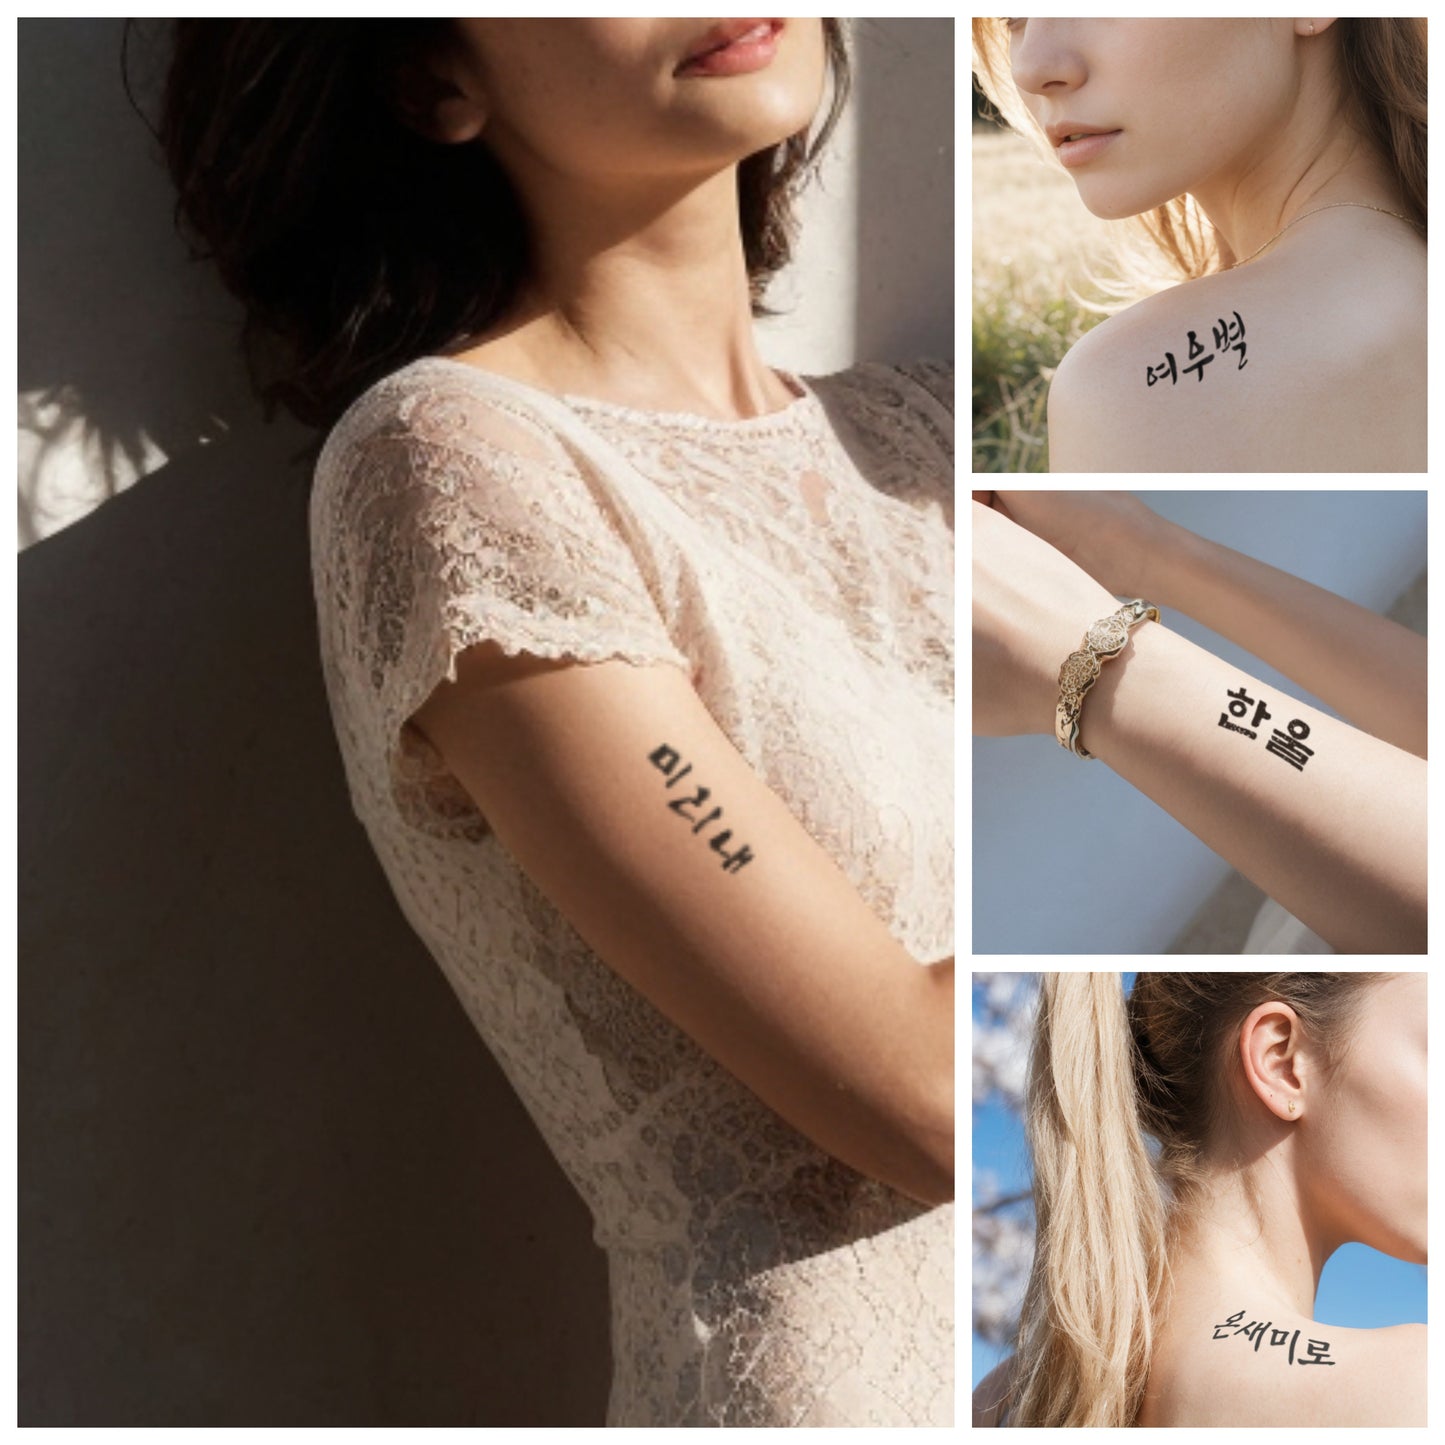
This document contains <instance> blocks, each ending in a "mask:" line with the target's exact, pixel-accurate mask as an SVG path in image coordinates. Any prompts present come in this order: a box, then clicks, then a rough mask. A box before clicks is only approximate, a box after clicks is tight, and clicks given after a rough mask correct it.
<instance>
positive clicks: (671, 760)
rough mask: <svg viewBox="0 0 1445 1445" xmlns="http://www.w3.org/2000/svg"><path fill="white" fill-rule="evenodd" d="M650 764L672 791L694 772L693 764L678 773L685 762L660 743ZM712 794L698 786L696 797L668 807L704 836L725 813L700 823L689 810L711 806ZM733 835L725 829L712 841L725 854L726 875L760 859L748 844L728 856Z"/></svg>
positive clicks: (712, 814) (713, 814)
mask: <svg viewBox="0 0 1445 1445" xmlns="http://www.w3.org/2000/svg"><path fill="white" fill-rule="evenodd" d="M647 760H648V762H650V763H651V764H652V765H653V767H655V768H657V769H659V770H660V771H661V772H662V773H663V775H664V776H665V777H666V778H667V786H668V787H669V788H670V787H672V785H673V784H674V783H680V782H681V781H682V780H683V779H684V778H685V777H686V776H687V775H688V774H689V773H690V772H691V771H692V764H691V763H688V764H686V766H684V767H683V768H682V769H681V770H678V764H679V763H681V762H682V758H681V757H680V756H679V755H678V753H677V752H676V751H675V750H674V749H673V748H670V747H668V745H667V744H666V743H660V744H659V745H658V746H657V747H655V748H654V749H653V750H652V751H651V752H650V753H648V755H647ZM711 792H712V790H711V789H710V788H705V787H703V786H702V784H701V783H699V784H698V785H697V794H696V796H694V797H691V798H689V797H688V796H687V795H686V793H685V792H684V793H679V794H678V795H677V797H675V798H674V799H673V800H672V801H671V802H670V803H669V804H668V805H667V806H668V807H669V808H670V809H671V810H672V811H673V812H674V813H676V814H678V815H679V816H680V817H683V818H686V819H687V821H688V822H689V823H693V822H695V823H696V824H697V826H696V827H695V828H693V830H692V831H693V832H694V833H700V832H702V830H703V829H704V828H705V827H707V825H708V824H709V823H711V822H712V821H713V819H715V818H721V817H722V809H721V808H719V807H714V808H713V810H712V812H710V813H709V814H708V815H707V817H705V818H700V819H695V818H694V817H693V816H692V815H691V814H690V813H688V812H686V811H685V809H687V808H692V807H701V806H702V804H703V803H705V802H707V800H708V798H709V797H710V796H711ZM732 835H733V830H732V829H731V828H724V829H723V830H722V832H721V833H714V834H713V836H712V837H711V838H710V839H709V840H708V847H709V848H711V849H712V850H713V852H714V853H718V854H721V856H722V860H723V872H724V873H736V872H738V871H739V869H741V868H742V867H743V865H744V864H746V863H751V862H752V861H753V859H754V858H755V857H756V856H757V855H756V854H755V853H754V852H753V850H752V849H751V848H749V847H748V845H747V844H746V843H744V844H743V845H742V847H740V848H736V849H734V850H733V852H732V853H728V852H727V850H726V844H727V841H728V839H729V838H731V837H732Z"/></svg>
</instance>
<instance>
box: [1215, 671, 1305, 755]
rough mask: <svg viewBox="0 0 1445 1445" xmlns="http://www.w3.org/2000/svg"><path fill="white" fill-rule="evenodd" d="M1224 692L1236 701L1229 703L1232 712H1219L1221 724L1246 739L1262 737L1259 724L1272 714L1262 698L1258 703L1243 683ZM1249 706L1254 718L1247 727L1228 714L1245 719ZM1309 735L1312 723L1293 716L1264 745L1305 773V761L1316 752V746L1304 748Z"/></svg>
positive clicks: (1268, 750) (1267, 750)
mask: <svg viewBox="0 0 1445 1445" xmlns="http://www.w3.org/2000/svg"><path fill="white" fill-rule="evenodd" d="M1224 695H1225V697H1227V698H1232V699H1233V701H1231V702H1230V704H1229V712H1222V713H1220V714H1219V726H1220V727H1222V728H1228V729H1229V731H1230V732H1232V733H1243V734H1244V736H1245V737H1247V738H1257V737H1258V736H1259V732H1258V728H1259V725H1260V723H1262V722H1268V721H1269V719H1270V717H1271V716H1272V714H1271V713H1270V711H1269V709H1268V708H1267V707H1266V706H1265V704H1264V702H1263V700H1261V701H1260V702H1258V703H1256V702H1255V700H1254V699H1253V698H1252V697H1250V696H1249V694H1248V693H1247V692H1245V690H1244V684H1243V683H1241V684H1240V686H1239V688H1238V690H1237V691H1235V692H1229V691H1228V690H1226V692H1225V694H1224ZM1250 708H1254V717H1253V718H1251V719H1250V725H1249V726H1248V727H1246V726H1244V725H1243V724H1242V723H1233V722H1230V720H1229V713H1233V714H1234V716H1235V717H1237V718H1241V719H1242V718H1244V717H1245V716H1247V715H1248V713H1249V710H1250ZM1309 735H1310V725H1309V724H1308V723H1307V722H1304V721H1302V720H1301V719H1300V718H1291V719H1290V720H1289V722H1288V723H1286V724H1285V728H1284V730H1281V729H1280V728H1275V730H1274V732H1273V734H1271V736H1270V739H1269V741H1268V742H1267V743H1266V744H1265V745H1264V750H1265V752H1267V753H1273V754H1274V755H1275V757H1277V758H1283V759H1284V760H1285V762H1287V763H1288V764H1289V765H1290V767H1292V768H1293V769H1294V770H1295V771H1296V772H1298V773H1302V772H1304V769H1305V764H1306V763H1307V762H1309V760H1310V759H1311V758H1312V757H1314V755H1315V750H1314V749H1313V748H1307V747H1305V742H1304V740H1305V739H1306V738H1307V737H1309Z"/></svg>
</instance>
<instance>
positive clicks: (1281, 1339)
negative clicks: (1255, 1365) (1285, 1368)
mask: <svg viewBox="0 0 1445 1445" xmlns="http://www.w3.org/2000/svg"><path fill="white" fill-rule="evenodd" d="M1243 1318H1244V1311H1243V1310H1236V1311H1235V1312H1234V1314H1232V1315H1230V1317H1229V1318H1228V1319H1227V1320H1225V1322H1224V1323H1223V1324H1222V1325H1215V1326H1214V1338H1215V1339H1216V1340H1227V1339H1228V1338H1229V1337H1230V1336H1231V1335H1243V1336H1244V1337H1245V1339H1247V1340H1253V1341H1254V1352H1255V1354H1258V1353H1259V1347H1260V1344H1261V1342H1262V1341H1263V1340H1264V1335H1265V1331H1266V1330H1268V1331H1269V1343H1270V1346H1271V1347H1272V1348H1279V1349H1283V1348H1284V1346H1285V1345H1288V1346H1289V1356H1288V1362H1289V1363H1290V1364H1291V1365H1337V1364H1339V1361H1338V1360H1331V1359H1327V1358H1326V1356H1327V1355H1328V1354H1329V1352H1330V1346H1329V1341H1328V1340H1311V1339H1306V1340H1305V1343H1304V1348H1303V1349H1298V1350H1297V1346H1298V1345H1299V1337H1300V1332H1299V1331H1298V1330H1277V1329H1275V1327H1274V1321H1273V1320H1250V1322H1249V1323H1248V1324H1244V1325H1242V1324H1240V1321H1241V1320H1242V1319H1243ZM1280 1358H1281V1359H1283V1358H1285V1357H1284V1356H1281V1357H1280Z"/></svg>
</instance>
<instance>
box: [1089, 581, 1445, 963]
mask: <svg viewBox="0 0 1445 1445" xmlns="http://www.w3.org/2000/svg"><path fill="white" fill-rule="evenodd" d="M1150 600H1151V601H1152V600H1153V599H1152V598H1151V599H1150ZM1176 605H1177V604H1176ZM1241 685H1242V686H1243V687H1244V688H1245V690H1246V692H1247V693H1248V695H1249V697H1250V698H1251V699H1254V700H1256V701H1259V700H1264V701H1266V702H1267V704H1268V709H1269V713H1270V718H1269V720H1267V721H1264V722H1262V723H1261V724H1260V726H1259V729H1258V736H1257V737H1255V738H1253V739H1251V738H1248V737H1245V736H1244V735H1242V734H1241V733H1239V732H1234V731H1230V730H1227V729H1225V728H1223V727H1221V726H1220V725H1219V718H1220V714H1221V713H1225V712H1226V710H1227V707H1228V702H1229V699H1228V697H1227V694H1228V693H1229V692H1230V691H1235V690H1238V689H1239V688H1240V686H1241ZM1292 719H1298V720H1299V721H1301V722H1303V723H1305V724H1307V725H1308V727H1309V736H1308V741H1307V744H1306V745H1307V746H1308V747H1310V748H1312V749H1313V750H1314V751H1313V755H1312V756H1310V757H1309V758H1308V759H1307V760H1306V763H1305V766H1304V768H1303V769H1302V770H1298V771H1297V770H1296V768H1295V767H1294V766H1293V765H1291V764H1290V763H1289V762H1288V761H1286V760H1285V759H1283V758H1281V757H1279V756H1277V755H1275V754H1274V753H1271V752H1269V751H1268V750H1267V743H1268V740H1269V738H1270V736H1271V735H1272V733H1273V731H1274V729H1275V728H1280V729H1286V728H1287V725H1288V722H1289V721H1290V720H1292ZM1231 721H1234V719H1233V718H1231ZM1243 721H1244V723H1245V724H1249V723H1250V722H1251V721H1252V716H1251V717H1246V718H1245V719H1244V720H1243ZM1081 740H1082V742H1083V745H1084V746H1085V747H1086V748H1087V749H1088V750H1089V751H1090V752H1092V753H1094V754H1095V755H1096V756H1097V757H1098V758H1099V759H1100V760H1101V761H1102V762H1104V763H1106V764H1107V765H1108V766H1109V767H1111V768H1113V770H1114V771H1115V772H1116V773H1118V774H1119V775H1120V776H1121V777H1123V778H1124V779H1126V780H1127V781H1128V782H1130V783H1132V784H1133V785H1134V786H1135V787H1136V788H1138V789H1139V790H1140V792H1142V793H1144V794H1146V795H1147V796H1148V797H1150V798H1152V799H1153V800H1154V801H1155V802H1156V803H1158V804H1159V806H1160V807H1162V808H1163V809H1164V810H1165V811H1166V812H1168V813H1170V814H1171V815H1172V816H1173V817H1174V818H1176V819H1177V820H1178V821H1179V822H1180V823H1182V824H1183V825H1184V826H1185V827H1186V828H1188V829H1189V831H1190V832H1191V833H1193V834H1194V835H1195V836H1196V837H1197V838H1199V839H1200V840H1201V841H1202V842H1204V843H1206V844H1207V845H1208V846H1209V847H1210V848H1212V849H1213V850H1214V851H1215V852H1216V853H1218V854H1219V855H1220V856H1221V857H1222V858H1225V859H1226V860H1227V861H1228V862H1230V863H1231V864H1233V866H1234V867H1235V868H1237V869H1238V870H1239V871H1240V872H1241V873H1243V874H1244V875H1245V876H1246V877H1247V878H1250V879H1252V880H1253V881H1254V882H1255V883H1256V884H1258V885H1259V887H1261V888H1262V889H1264V891H1265V892H1266V893H1268V894H1269V895H1270V896H1271V897H1272V898H1275V899H1277V900H1278V901H1279V902H1280V903H1281V904H1282V905H1283V906H1284V907H1285V908H1287V909H1289V910H1290V912H1291V913H1293V914H1295V916H1296V917H1298V918H1300V919H1301V920H1302V921H1303V922H1304V923H1306V924H1307V925H1308V926H1309V927H1310V928H1312V929H1313V930H1314V931H1315V932H1316V933H1318V934H1319V935H1320V936H1321V937H1322V938H1324V939H1325V940H1326V941H1327V942H1329V943H1330V944H1331V945H1332V946H1333V947H1334V948H1335V949H1336V950H1337V951H1339V952H1341V953H1377V952H1403V953H1422V952H1424V950H1425V937H1426V876H1425V816H1426V797H1425V795H1426V782H1425V780H1426V766H1427V765H1426V763H1425V762H1424V761H1423V760H1422V759H1421V758H1419V757H1416V756H1414V755H1412V754H1411V753H1408V752H1405V751H1403V750H1401V749H1400V748H1397V747H1394V746H1392V745H1390V744H1389V743H1387V742H1382V741H1381V740H1380V739H1379V738H1376V737H1372V736H1370V735H1369V734H1368V733H1363V732H1360V731H1358V730H1356V729H1355V728H1352V727H1350V726H1348V725H1347V724H1345V723H1342V722H1340V721H1338V720H1337V719H1335V718H1332V717H1329V716H1327V715H1326V714H1324V713H1321V712H1318V711H1317V710H1316V709H1314V708H1312V707H1308V706H1306V705H1305V704H1304V703H1301V702H1297V701H1295V700H1294V699H1292V698H1290V697H1289V696H1288V695H1287V694H1285V693H1282V692H1280V691H1279V689H1277V688H1273V687H1269V686H1267V685H1265V684H1264V683H1261V682H1259V681H1257V680H1256V679H1254V678H1252V677H1250V676H1248V674H1246V673H1243V672H1241V671H1240V670H1239V669H1238V668H1235V667H1232V666H1230V665H1229V664H1227V663H1225V662H1223V661H1221V660H1220V659H1219V658H1217V657H1215V656H1213V655H1212V654H1211V653H1209V652H1206V651H1205V650H1204V649H1203V648H1200V647H1196V646H1195V645H1194V644H1193V643H1191V642H1188V641H1187V640H1186V639H1184V638H1182V637H1180V636H1179V635H1178V634H1177V633H1175V632H1172V631H1170V630H1169V629H1168V628H1167V627H1165V626H1163V625H1162V624H1160V623H1155V622H1146V623H1144V624H1143V625H1141V626H1140V627H1138V628H1136V629H1135V630H1134V632H1133V634H1132V635H1131V641H1130V645H1129V647H1127V648H1126V649H1125V651H1124V652H1123V653H1121V654H1120V656H1119V657H1118V658H1116V659H1115V660H1114V661H1112V662H1107V663H1105V664H1104V668H1103V672H1102V675H1101V676H1100V678H1099V681H1098V682H1097V683H1096V684H1095V685H1094V687H1093V689H1092V690H1091V691H1090V692H1089V694H1088V697H1087V699H1086V701H1085V704H1084V712H1083V723H1082V731H1081ZM1134 877H1135V882H1136V883H1137V885H1138V886H1147V878H1148V870H1147V866H1145V867H1141V868H1140V869H1139V870H1138V872H1137V873H1136V874H1135V875H1134Z"/></svg>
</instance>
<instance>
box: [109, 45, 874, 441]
mask: <svg viewBox="0 0 1445 1445" xmlns="http://www.w3.org/2000/svg"><path fill="white" fill-rule="evenodd" d="M132 23H133V22H131V21H127V22H126V27H125V32H124V42H123V50H122V72H123V74H124V75H125V83H126V91H127V94H128V95H131V92H130V85H129V75H128V73H126V62H125V47H126V46H128V43H129V39H130V27H131V24H132ZM451 26H452V21H451V20H449V19H448V20H174V21H171V22H170V31H169V50H168V55H167V58H166V60H165V64H164V79H163V82H162V86H161V96H160V111H159V117H158V123H157V124H154V125H153V124H152V123H151V121H150V120H149V118H147V117H146V116H145V114H144V112H143V111H140V108H139V107H138V106H135V98H134V96H133V95H131V103H132V105H133V106H135V108H136V109H137V111H138V112H139V113H140V114H141V117H142V119H143V120H145V122H146V125H147V127H148V128H149V129H150V130H151V133H152V134H153V135H154V136H155V138H156V140H157V141H158V143H159V145H160V149H161V152H162V159H163V163H164V165H165V167H166V169H167V171H168V172H169V174H170V177H171V179H172V181H173V183H174V185H175V188H176V192H177V199H176V205H175V224H176V229H177V231H178V232H179V233H180V235H181V236H182V239H183V240H185V241H186V242H187V244H188V247H189V250H190V256H191V259H192V260H200V261H205V260H214V261H215V263H216V266H217V268H218V270H219V271H220V275H221V280H222V282H223V283H224V285H225V286H226V288H227V289H228V290H229V291H230V292H231V293H232V294H233V295H235V296H236V297H237V298H239V300H240V301H241V303H242V305H243V307H244V309H245V320H244V324H243V326H242V331H241V338H240V339H241V349H242V354H243V357H244V360H245V364H246V368H247V373H248V375H249V377H250V381H251V385H252V388H253V389H254V390H255V392H256V394H257V395H258V396H259V397H260V398H261V400H262V402H263V404H264V406H265V416H266V420H268V421H269V420H271V418H272V417H273V416H274V414H275V411H276V406H277V404H278V403H280V404H282V405H284V406H285V407H286V408H287V410H288V411H290V412H291V413H292V414H293V415H294V416H295V417H297V418H298V419H299V420H300V421H301V422H302V423H304V424H305V425H307V426H314V427H317V428H321V429H323V431H324V430H328V429H329V428H330V427H331V426H332V425H333V424H334V423H335V422H336V420H337V419H338V418H339V417H340V416H341V414H342V412H344V411H345V410H346V408H347V407H348V406H349V405H350V404H351V402H352V401H354V400H355V399H356V398H357V397H358V396H359V395H361V393H362V392H363V391H365V390H366V388H367V387H368V386H370V385H371V384H372V383H373V382H375V381H377V380H379V379H380V378H381V377H383V376H385V375H387V374H389V373H390V372H392V371H394V370H396V369H397V368H398V367H401V366H404V365H405V364H406V363H407V362H409V361H412V360H414V359H416V358H417V357H419V356H425V355H428V354H430V353H432V352H434V351H437V350H441V349H443V348H444V347H446V346H447V345H449V344H450V343H452V342H454V341H456V340H458V339H460V338H462V337H465V336H468V335H471V334H474V333H477V332H482V331H485V330H486V329H487V328H488V327H489V326H491V325H492V324H493V323H494V322H495V321H496V320H498V319H499V318H500V317H501V316H503V315H504V314H505V312H506V311H507V309H508V307H509V306H510V304H511V303H512V301H513V299H514V297H515V295H516V293H517V290H518V288H519V286H520V284H521V283H522V282H523V281H524V280H525V279H526V276H527V269H528V264H529V254H530V247H529V240H528V233H527V225H526V221H525V217H524V215H523V212H522V207H521V205H520V202H519V200H518V197H517V195H516V193H515V190H514V188H513V186H512V184H511V182H510V181H509V180H508V178H507V176H506V175H505V174H504V172H503V170H502V168H501V166H500V165H499V164H498V163H497V161H496V160H495V159H494V158H493V156H492V155H491V153H490V151H489V150H488V149H487V147H486V145H485V135H483V136H482V137H480V138H479V140H480V142H481V143H475V144H441V143H433V142H431V141H428V140H426V139H425V138H424V137H422V136H420V135H418V134H417V133H416V132H414V131H412V130H411V129H409V128H408V127H407V126H406V125H405V124H403V122H402V121H401V120H399V119H398V118H397V117H396V115H395V113H394V111H393V109H392V107H391V105H390V103H389V101H388V96H389V95H390V94H391V93H392V87H393V84H394V79H395V76H396V74H397V72H398V70H399V69H400V67H401V66H402V65H403V64H404V63H405V62H407V61H409V60H412V59H414V58H416V57H418V56H420V55H422V54H424V53H426V52H427V51H428V50H429V49H431V48H433V47H435V46H437V45H438V44H446V43H447V42H448V41H449V40H450V39H451V38H453V33H452V31H451ZM823 30H824V38H825V45H826V52H827V64H828V69H829V74H830V76H831V79H832V87H831V88H832V100H831V104H830V105H829V107H828V111H827V114H826V116H825V118H824V121H823V124H822V126H821V128H820V129H819V131H818V133H817V135H816V137H815V139H814V141H813V144H812V145H811V147H810V146H809V145H808V131H809V129H810V128H811V127H805V128H804V129H803V130H802V131H800V132H798V133H797V134H795V135H792V136H789V137H788V138H787V139H786V140H783V141H780V142H779V143H778V144H776V145H774V146H770V147H769V148H767V149H766V150H762V151H758V152H757V153H756V154H754V155H751V156H748V157H747V158H746V159H744V160H743V161H741V162H740V163H739V165H738V203H739V212H740V218H741V225H742V239H743V252H744V257H745V259H746V263H747V269H748V280H749V287H750V292H751V296H752V311H753V315H754V316H767V315H772V314H775V313H773V312H772V311H771V310H770V309H769V308H768V307H767V306H765V305H764V304H763V294H764V292H765V291H766V289H767V284H768V282H769V280H770V279H771V278H772V276H773V275H774V274H775V273H776V272H777V271H778V270H779V269H781V268H782V267H783V266H784V265H785V264H786V263H787V262H788V260H789V258H790V256H791V254H792V248H793V243H794V241H795V239H796V232H797V223H796V218H795V216H794V213H793V201H794V197H795V195H796V194H797V192H798V190H799V189H800V187H801V186H802V184H803V183H804V181H805V180H806V179H807V177H808V175H809V174H811V173H812V171H813V170H814V168H815V167H816V164H817V160H818V156H819V153H820V152H821V150H822V148H823V146H824V144H825V143H826V142H827V140H828V138H829V136H830V135H831V134H832V132H833V129H834V127H835V126H836V124H837V122H838V118H839V116H840V115H841V113H842V110H843V107H844V105H845V104H846V102H847V98H848V94H849V91H850V90H851V85H852V71H851V60H850V55H849V44H848V37H847V33H846V29H845V24H844V22H843V21H842V20H837V19H831V20H824V22H823ZM323 439H324V438H323V437H321V436H318V438H317V439H316V441H315V444H314V446H313V447H312V448H310V449H303V451H302V452H301V453H300V454H298V455H302V456H304V455H308V454H309V455H310V456H312V457H313V458H314V457H315V456H316V455H317V454H319V451H320V447H321V443H322V441H323Z"/></svg>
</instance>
